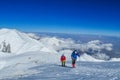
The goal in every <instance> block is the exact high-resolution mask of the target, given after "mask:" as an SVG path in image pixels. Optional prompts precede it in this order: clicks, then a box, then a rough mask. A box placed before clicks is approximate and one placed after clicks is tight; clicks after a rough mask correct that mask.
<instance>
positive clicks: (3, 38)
mask: <svg viewBox="0 0 120 80" xmlns="http://www.w3.org/2000/svg"><path fill="white" fill-rule="evenodd" d="M3 42H5V43H6V44H8V43H9V44H10V45H11V52H12V53H14V54H19V53H24V52H30V51H44V52H51V50H49V48H47V47H45V46H44V45H43V44H42V43H40V42H38V41H37V40H35V39H33V38H31V37H29V36H28V35H27V34H25V33H22V32H20V31H17V30H15V29H0V43H1V46H2V44H3ZM1 49H2V48H1Z"/></svg>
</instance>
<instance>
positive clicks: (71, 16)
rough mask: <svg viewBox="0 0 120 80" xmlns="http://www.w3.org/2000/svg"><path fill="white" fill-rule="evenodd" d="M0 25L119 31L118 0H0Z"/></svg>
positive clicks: (40, 29)
mask: <svg viewBox="0 0 120 80" xmlns="http://www.w3.org/2000/svg"><path fill="white" fill-rule="evenodd" d="M0 27H1V28H2V27H6V28H16V29H18V30H22V31H29V32H59V33H82V34H102V35H103V34H104V35H116V36H119V35H120V0H0Z"/></svg>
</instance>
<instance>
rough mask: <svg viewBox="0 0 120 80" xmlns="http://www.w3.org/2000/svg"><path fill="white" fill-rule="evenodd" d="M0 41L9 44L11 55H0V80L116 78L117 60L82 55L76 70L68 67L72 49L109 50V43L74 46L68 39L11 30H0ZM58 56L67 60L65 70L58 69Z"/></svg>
mask: <svg viewBox="0 0 120 80" xmlns="http://www.w3.org/2000/svg"><path fill="white" fill-rule="evenodd" d="M37 39H39V41H38V40H37ZM4 40H5V42H6V43H7V44H8V43H10V45H11V51H12V53H11V54H10V53H3V52H0V80H119V79H120V77H119V76H120V74H119V72H120V64H119V63H120V62H114V61H119V59H117V58H113V59H111V61H104V60H99V59H95V58H94V57H93V56H90V55H88V54H86V53H84V54H83V55H81V57H80V58H78V61H77V67H76V68H71V53H72V50H73V49H75V48H76V49H81V50H83V51H86V50H88V49H93V51H94V50H101V49H106V50H112V44H103V43H101V42H100V41H99V40H94V41H90V42H88V43H84V44H77V43H75V42H74V40H71V39H59V38H56V37H42V38H39V37H37V36H35V35H34V34H26V33H22V32H20V31H17V30H15V29H0V43H1V45H2V42H3V41H4ZM1 48H2V46H1ZM62 54H65V55H66V57H67V62H66V65H67V66H68V67H66V68H64V67H61V66H59V65H60V64H61V63H60V56H61V55H62ZM99 56H100V57H102V58H103V57H106V55H99ZM82 61H83V62H82ZM89 61H91V62H89Z"/></svg>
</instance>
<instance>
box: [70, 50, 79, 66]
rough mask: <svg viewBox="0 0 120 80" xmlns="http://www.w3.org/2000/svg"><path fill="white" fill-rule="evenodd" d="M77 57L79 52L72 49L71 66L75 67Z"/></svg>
mask: <svg viewBox="0 0 120 80" xmlns="http://www.w3.org/2000/svg"><path fill="white" fill-rule="evenodd" d="M77 57H80V53H79V52H78V51H77V50H74V51H73V52H72V54H71V59H72V67H73V68H75V63H76V60H77Z"/></svg>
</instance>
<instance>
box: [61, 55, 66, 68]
mask: <svg viewBox="0 0 120 80" xmlns="http://www.w3.org/2000/svg"><path fill="white" fill-rule="evenodd" d="M60 60H61V63H62V66H63V67H65V63H66V57H65V55H64V54H62V56H61V58H60Z"/></svg>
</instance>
